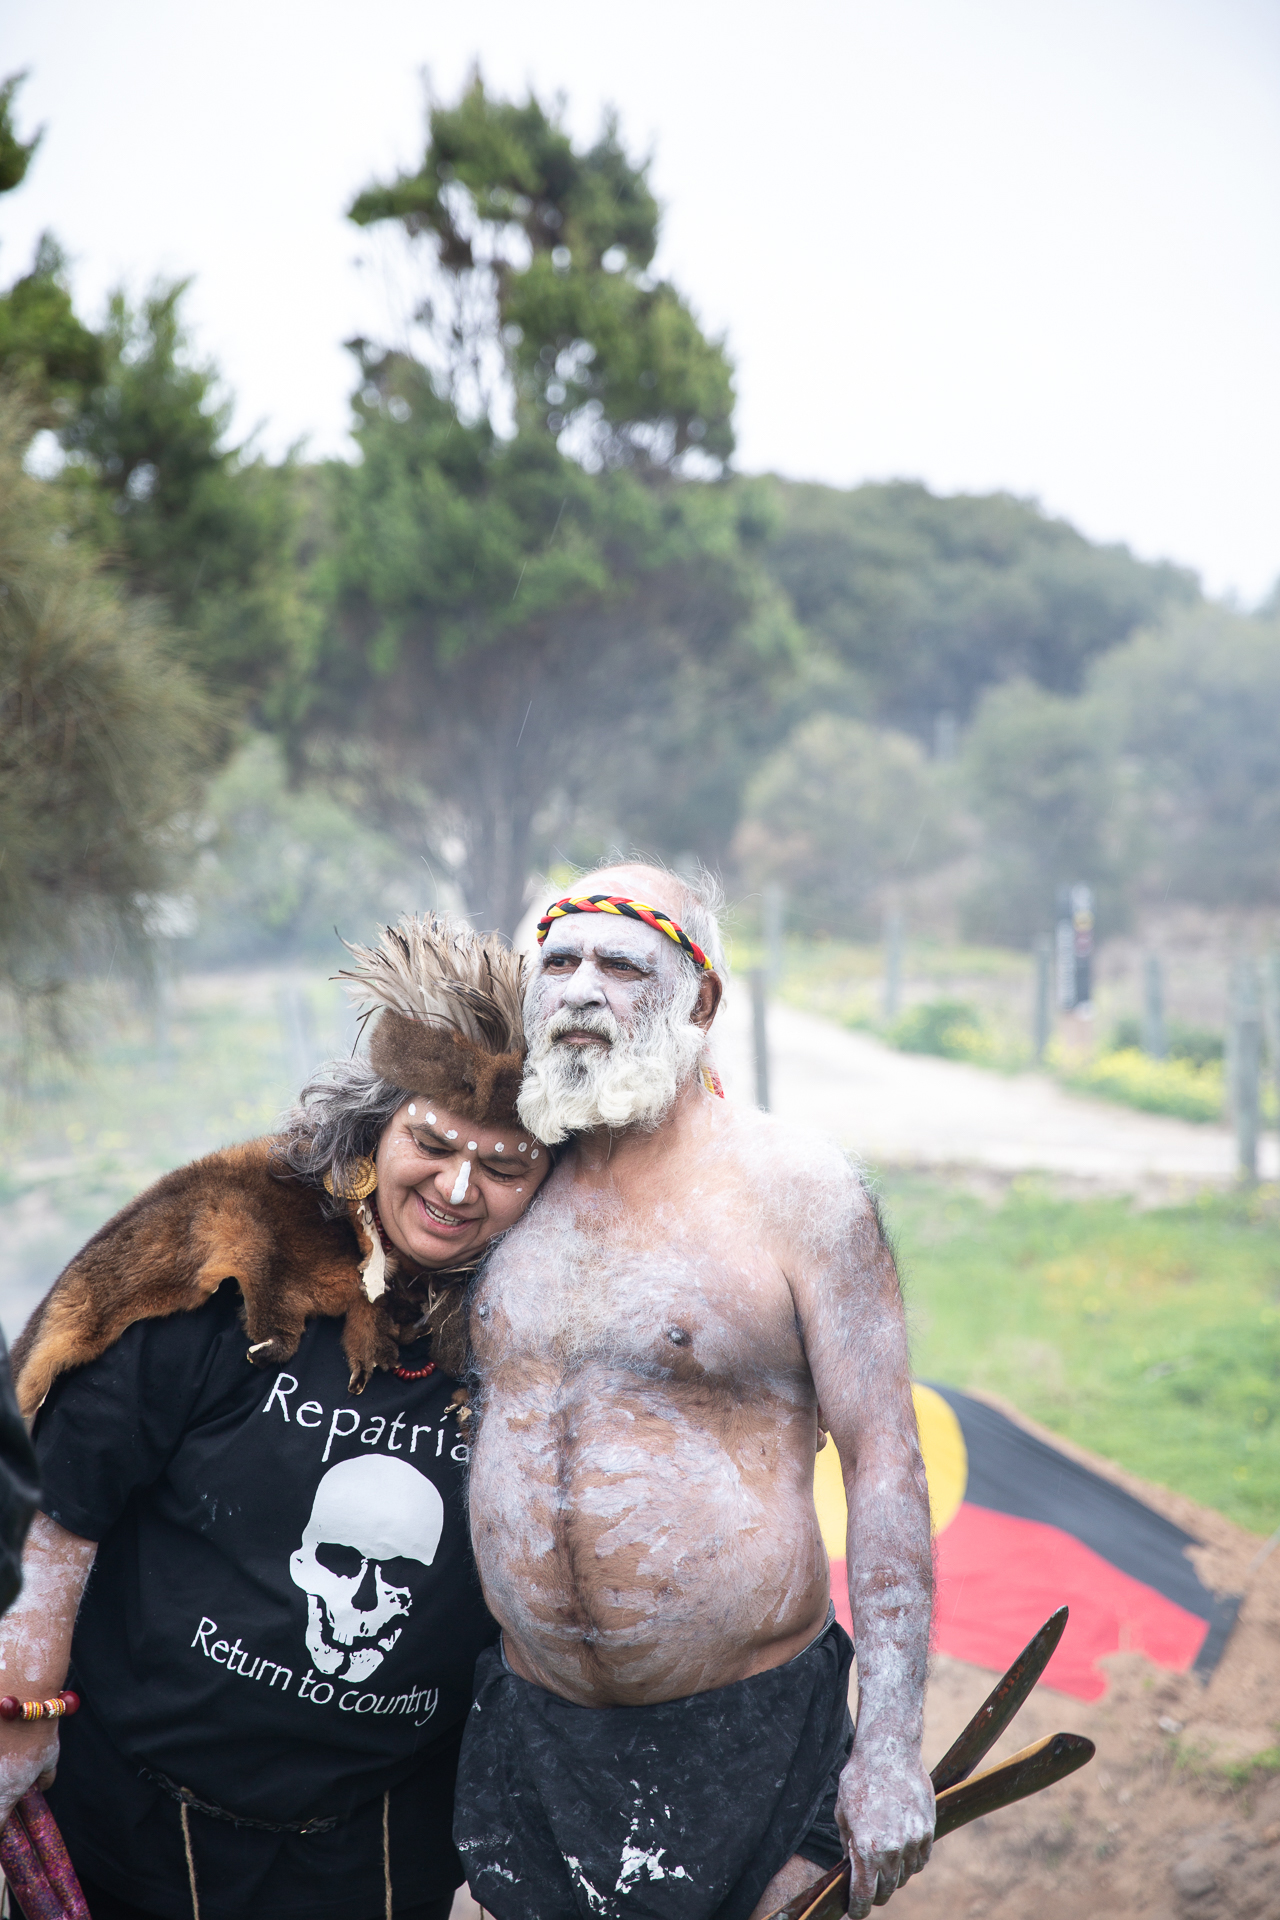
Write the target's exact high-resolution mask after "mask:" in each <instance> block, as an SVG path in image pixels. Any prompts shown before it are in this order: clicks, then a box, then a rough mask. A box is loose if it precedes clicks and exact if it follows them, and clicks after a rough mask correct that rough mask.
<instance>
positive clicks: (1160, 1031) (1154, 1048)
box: [1142, 953, 1169, 1060]
mask: <svg viewBox="0 0 1280 1920" xmlns="http://www.w3.org/2000/svg"><path fill="white" fill-rule="evenodd" d="M1142 1051H1143V1052H1144V1053H1146V1054H1149V1055H1150V1057H1151V1058H1152V1059H1153V1060H1163V1059H1164V1057H1165V1055H1166V1054H1167V1053H1168V1051H1169V1041H1168V1036H1167V1034H1166V1033H1165V1025H1164V978H1163V972H1162V969H1161V966H1160V957H1159V955H1158V954H1155V953H1149V954H1148V955H1147V964H1146V979H1145V992H1144V994H1143V1001H1142Z"/></svg>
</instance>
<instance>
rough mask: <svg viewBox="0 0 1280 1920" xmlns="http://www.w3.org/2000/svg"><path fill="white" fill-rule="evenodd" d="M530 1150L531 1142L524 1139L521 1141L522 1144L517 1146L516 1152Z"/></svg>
mask: <svg viewBox="0 0 1280 1920" xmlns="http://www.w3.org/2000/svg"><path fill="white" fill-rule="evenodd" d="M528 1151H529V1142H528V1141H527V1140H522V1141H521V1142H520V1145H519V1146H518V1147H517V1148H516V1152H517V1153H528Z"/></svg>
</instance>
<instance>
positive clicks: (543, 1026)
mask: <svg viewBox="0 0 1280 1920" xmlns="http://www.w3.org/2000/svg"><path fill="white" fill-rule="evenodd" d="M700 984H701V982H700V980H699V977H698V973H697V970H696V969H695V968H694V966H693V965H692V964H691V962H690V961H689V960H688V959H687V958H686V957H685V956H684V955H682V954H681V953H680V951H679V949H678V948H676V947H674V946H673V945H672V943H671V942H670V941H669V940H668V939H667V938H666V937H665V935H663V934H660V933H658V932H656V931H655V929H654V928H652V927H647V926H644V925H640V924H637V923H635V922H633V921H622V922H619V921H616V920H613V919H605V918H604V916H600V917H597V916H596V915H594V914H591V915H585V914H584V915H582V916H574V917H571V918H567V919H564V920H559V921H557V922H556V923H555V925H554V926H553V927H552V929H551V932H550V933H549V934H548V936H547V941H546V944H545V946H544V948H543V950H542V955H541V959H540V966H539V970H538V972H536V973H535V974H534V975H533V978H532V980H531V981H530V985H529V991H528V993H527V995H526V999H525V1030H526V1033H527V1036H528V1040H529V1056H528V1059H527V1061H526V1063H525V1074H524V1084H523V1086H522V1088H521V1092H520V1117H521V1119H522V1120H523V1121H524V1122H525V1125H526V1126H527V1127H529V1129H530V1130H531V1131H532V1132H534V1133H536V1134H538V1136H539V1137H540V1138H541V1139H543V1140H549V1141H552V1142H555V1141H558V1140H563V1139H565V1138H566V1136H567V1135H569V1134H571V1133H585V1132H588V1131H590V1130H591V1129H592V1128H594V1127H601V1126H605V1127H612V1128H623V1127H643V1128H651V1127H656V1126H657V1125H659V1124H660V1122H661V1121H662V1119H663V1117H664V1115H665V1114H666V1113H668V1112H669V1111H670V1108H671V1105H672V1103H673V1101H674V1100H675V1098H676V1095H677V1094H678V1093H679V1092H680V1090H681V1088H682V1087H684V1086H686V1085H687V1084H688V1083H689V1081H690V1080H691V1079H692V1078H693V1075H694V1073H695V1072H696V1071H697V1066H698V1060H699V1058H700V1056H701V1054H702V1049H703V1046H704V1044H705V1039H704V1035H703V1033H702V1031H701V1030H700V1029H699V1028H698V1027H696V1026H694V1025H693V1022H692V1018H691V1016H692V1014H693V1012H694V1009H695V1007H696V1005H697V1003H698V993H699V987H700Z"/></svg>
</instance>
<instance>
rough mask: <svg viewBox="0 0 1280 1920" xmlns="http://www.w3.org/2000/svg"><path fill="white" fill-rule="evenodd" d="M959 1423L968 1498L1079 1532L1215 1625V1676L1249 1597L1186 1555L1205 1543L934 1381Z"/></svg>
mask: <svg viewBox="0 0 1280 1920" xmlns="http://www.w3.org/2000/svg"><path fill="white" fill-rule="evenodd" d="M927 1384H928V1385H929V1386H931V1387H932V1388H933V1390H934V1392H935V1393H937V1394H940V1395H941V1397H942V1398H943V1399H944V1400H945V1401H946V1403H947V1405H948V1406H949V1407H950V1408H951V1410H952V1412H953V1413H954V1414H955V1416H956V1419H957V1420H958V1421H959V1422H960V1431H961V1432H962V1433H963V1435H964V1444H965V1448H966V1450H967V1452H968V1455H969V1478H968V1483H967V1485H966V1487H965V1495H964V1497H965V1499H966V1500H967V1501H969V1502H970V1503H971V1504H972V1505H973V1506H976V1507H987V1508H990V1509H991V1511H993V1512H995V1513H1007V1514H1010V1515H1011V1516H1012V1517H1013V1518H1014V1519H1018V1520H1038V1521H1040V1522H1041V1523H1042V1524H1043V1525H1045V1526H1050V1527H1059V1528H1061V1530H1062V1532H1063V1533H1069V1534H1072V1535H1073V1536H1074V1537H1075V1538H1076V1539H1077V1540H1079V1541H1082V1542H1083V1544H1084V1545H1085V1546H1086V1547H1089V1548H1090V1549H1091V1550H1092V1551H1093V1552H1094V1553H1096V1554H1098V1555H1099V1556H1100V1557H1101V1558H1102V1559H1104V1560H1109V1561H1110V1562H1111V1565H1112V1566H1113V1567H1118V1568H1119V1569H1120V1571H1121V1572H1122V1573H1127V1574H1128V1575H1129V1576H1130V1578H1131V1579H1134V1580H1141V1581H1142V1582H1143V1584H1144V1585H1145V1586H1148V1587H1154V1588H1155V1590H1156V1592H1157V1593H1162V1594H1163V1595H1164V1596H1165V1598H1166V1599H1167V1600H1172V1601H1173V1602H1174V1604H1175V1606H1179V1607H1182V1608H1184V1609H1185V1611H1186V1612H1187V1613H1190V1614H1194V1615H1195V1617H1196V1618H1197V1619H1199V1620H1203V1621H1205V1622H1206V1623H1207V1625H1208V1627H1209V1632H1208V1634H1207V1636H1206V1638H1205V1641H1204V1645H1203V1646H1202V1647H1201V1649H1200V1652H1199V1654H1198V1655H1197V1656H1196V1661H1195V1669H1194V1670H1195V1671H1196V1672H1197V1673H1199V1674H1200V1675H1201V1676H1202V1677H1204V1678H1206V1679H1207V1678H1208V1676H1209V1674H1210V1673H1212V1671H1213V1669H1214V1667H1215V1666H1216V1665H1217V1664H1218V1661H1219V1659H1220V1658H1221V1655H1222V1649H1223V1647H1224V1646H1225V1645H1226V1642H1227V1636H1228V1635H1229V1634H1230V1632H1231V1629H1232V1627H1233V1626H1234V1625H1235V1621H1236V1615H1237V1614H1238V1612H1239V1611H1240V1601H1241V1596H1240V1595H1239V1594H1227V1595H1224V1596H1222V1597H1219V1596H1218V1595H1217V1594H1215V1593H1213V1592H1212V1591H1211V1590H1210V1588H1208V1587H1206V1586H1205V1585H1204V1583H1203V1581H1202V1580H1201V1579H1200V1576H1199V1575H1198V1574H1197V1572H1196V1570H1195V1567H1194V1566H1193V1565H1192V1563H1191V1561H1190V1559H1189V1558H1188V1557H1187V1551H1186V1549H1187V1548H1188V1547H1194V1546H1198V1545H1199V1544H1200V1543H1199V1542H1198V1541H1197V1540H1196V1539H1194V1538H1193V1536H1192V1535H1191V1534H1189V1533H1184V1532H1183V1530H1182V1528H1181V1527H1176V1526H1174V1524H1173V1522H1172V1521H1171V1520H1166V1519H1165V1518H1164V1516H1163V1514H1159V1513H1156V1512H1155V1511H1154V1510H1153V1509H1152V1508H1151V1507H1148V1506H1144V1504H1143V1502H1142V1501H1141V1500H1136V1499H1135V1498H1134V1496H1133V1495H1132V1494H1131V1493H1126V1492H1125V1490H1124V1488H1123V1487H1117V1486H1115V1485H1114V1484H1113V1483H1112V1482H1111V1481H1110V1480H1104V1479H1103V1478H1102V1477H1101V1475H1100V1474H1096V1473H1093V1472H1091V1471H1090V1469H1089V1468H1088V1467H1082V1466H1081V1465H1080V1464H1079V1462H1078V1461H1075V1460H1072V1459H1070V1458H1069V1457H1068V1455H1066V1454H1065V1453H1059V1452H1058V1451H1057V1449H1056V1448H1055V1447H1051V1446H1048V1445H1046V1443H1045V1442H1044V1441H1043V1440H1037V1439H1036V1437H1035V1435H1034V1434H1030V1433H1027V1432H1026V1431H1025V1429H1024V1428H1022V1427H1020V1426H1018V1425H1016V1424H1015V1422H1014V1421H1012V1420H1009V1419H1007V1418H1006V1417H1005V1415H1004V1414H1002V1413H997V1412H996V1410H995V1408H994V1407H988V1406H984V1404H983V1403H982V1401H980V1400H971V1399H970V1397H969V1395H968V1394H967V1393H958V1392H957V1391H956V1389H955V1388H954V1387H944V1386H939V1385H938V1384H937V1382H936V1381H932V1380H931V1381H929V1382H928V1383H927Z"/></svg>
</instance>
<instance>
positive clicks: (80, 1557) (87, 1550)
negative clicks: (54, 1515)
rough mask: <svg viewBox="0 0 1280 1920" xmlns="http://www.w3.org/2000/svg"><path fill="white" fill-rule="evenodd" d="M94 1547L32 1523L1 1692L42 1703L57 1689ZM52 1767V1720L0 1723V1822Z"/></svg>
mask: <svg viewBox="0 0 1280 1920" xmlns="http://www.w3.org/2000/svg"><path fill="white" fill-rule="evenodd" d="M97 1551H98V1549H97V1547H96V1545H95V1544H94V1542H93V1541H92V1540H82V1539H81V1538H80V1537H79V1535H78V1534H75V1533H68V1532H67V1530H66V1528H65V1527H60V1526H58V1524H57V1522H56V1521H54V1520H50V1519H49V1518H48V1517H47V1516H46V1515H45V1514H43V1513H38V1514H37V1515H36V1517H35V1519H34V1520H33V1521H32V1523H31V1531H30V1533H29V1534H28V1535H27V1544H26V1547H25V1549H24V1550H23V1555H22V1592H21V1593H20V1594H19V1595H18V1598H17V1599H16V1600H15V1601H14V1603H13V1605H12V1606H11V1607H10V1609H9V1611H8V1613H6V1614H5V1616H4V1618H3V1620H0V1693H11V1694H14V1695H16V1696H17V1698H18V1699H19V1700H47V1699H49V1697H50V1696H51V1695H52V1694H55V1693H57V1692H58V1691H59V1689H60V1688H61V1686H62V1684H63V1681H64V1680H65V1679H66V1677H67V1665H68V1662H69V1661H70V1659H71V1634H72V1630H73V1629H74V1627H75V1624H76V1611H77V1609H78V1607H79V1605H80V1596H81V1595H82V1594H83V1592H84V1584H85V1581H86V1580H87V1579H88V1577H89V1569H90V1567H91V1566H92V1565H93V1557H94V1555H95V1554H96V1553H97ZM57 1763H58V1723H57V1721H56V1720H30V1721H25V1722H24V1721H21V1720H11V1721H6V1722H4V1723H3V1724H2V1725H0V1823H2V1822H3V1821H5V1820H7V1819H8V1817H9V1814H10V1812H11V1810H12V1808H13V1805H14V1802H15V1801H16V1800H20V1799H21V1797H22V1795H23V1794H24V1793H25V1792H26V1791H27V1789H28V1787H32V1786H35V1785H36V1784H37V1783H40V1784H42V1785H47V1784H48V1782H49V1780H51V1779H52V1778H53V1769H54V1767H56V1765H57Z"/></svg>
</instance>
